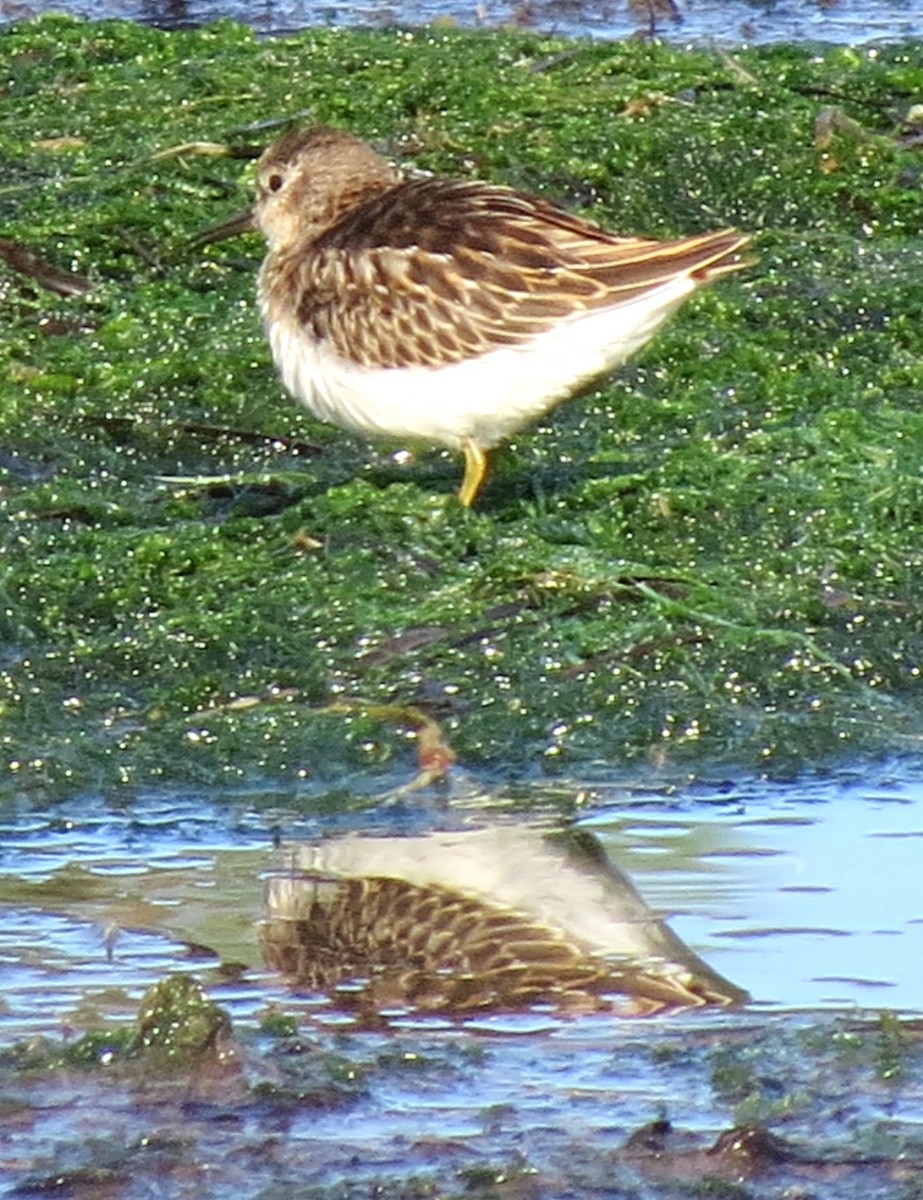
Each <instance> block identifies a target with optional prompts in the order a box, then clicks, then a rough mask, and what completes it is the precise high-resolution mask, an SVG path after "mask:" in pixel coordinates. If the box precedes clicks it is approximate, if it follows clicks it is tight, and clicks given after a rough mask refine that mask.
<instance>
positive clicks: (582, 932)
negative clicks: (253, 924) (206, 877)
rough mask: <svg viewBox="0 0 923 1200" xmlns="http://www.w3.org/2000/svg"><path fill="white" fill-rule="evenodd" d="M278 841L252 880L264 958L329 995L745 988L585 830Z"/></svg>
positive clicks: (649, 996) (377, 997) (524, 1001)
mask: <svg viewBox="0 0 923 1200" xmlns="http://www.w3.org/2000/svg"><path fill="white" fill-rule="evenodd" d="M289 849H290V852H291V867H290V869H288V870H286V871H284V872H280V873H278V874H276V875H273V876H271V877H270V879H269V881H268V889H267V907H268V914H267V917H266V919H265V920H264V921H263V923H262V925H261V929H260V941H261V945H262V950H263V955H264V958H265V960H266V962H267V964H268V965H269V966H270V967H271V968H272V969H274V970H276V971H278V972H280V973H281V974H282V975H283V976H284V977H285V978H286V980H287V982H288V983H289V984H290V985H292V986H293V987H295V988H297V989H300V990H308V991H314V992H325V993H328V994H329V995H331V996H332V998H333V999H334V1001H335V1002H336V1003H337V1004H338V1005H340V1006H342V1007H347V1008H350V1009H358V1010H361V1011H363V1012H366V1013H374V1012H381V1011H382V1010H385V1009H395V1008H397V1009H398V1010H412V1011H425V1012H445V1013H458V1014H465V1013H473V1012H483V1011H485V1010H517V1009H524V1008H529V1007H532V1006H535V1005H551V1006H553V1007H555V1008H558V1009H560V1010H563V1011H607V1012H613V1013H617V1014H619V1015H626V1016H631V1015H635V1016H642V1015H649V1014H653V1013H659V1012H664V1011H670V1010H678V1009H685V1008H693V1007H696V1008H698V1007H701V1006H704V1005H731V1004H739V1003H742V1002H744V1001H745V1000H746V999H747V995H746V993H745V992H743V991H742V990H741V989H740V988H738V987H736V986H735V985H734V984H732V983H730V982H729V981H728V980H726V979H724V978H723V977H722V976H721V975H719V974H718V973H717V972H716V971H714V970H712V969H711V968H710V967H709V966H708V965H707V964H706V963H705V962H703V961H702V959H700V958H699V957H698V956H697V955H696V954H695V953H693V951H691V950H690V949H689V948H688V947H687V946H686V945H685V944H684V943H683V942H682V941H681V940H680V939H679V938H678V937H677V935H676V934H675V933H674V932H673V931H672V930H671V929H670V928H669V926H668V925H666V924H665V922H664V921H662V920H661V919H659V918H658V917H657V916H656V914H655V913H654V912H652V910H651V909H650V908H649V907H648V906H647V905H646V904H645V903H644V901H643V900H642V899H641V897H640V896H639V894H638V893H637V891H636V890H635V888H634V886H633V885H632V884H631V882H630V881H629V880H628V878H627V877H626V876H625V875H624V874H623V873H622V872H621V871H619V870H618V868H617V867H616V866H614V864H613V863H612V862H611V861H610V860H609V858H608V857H607V856H606V853H605V851H604V850H603V848H602V847H601V845H600V844H599V842H597V841H596V839H595V838H593V837H592V835H590V834H588V833H586V832H585V831H575V830H568V831H564V832H558V833H553V834H549V833H545V832H542V831H541V830H538V829H535V828H534V827H528V826H515V827H509V826H505V827H497V828H491V829H480V830H465V831H461V832H451V833H434V834H429V835H426V836H424V837H377V836H361V835H350V836H347V837H342V838H337V839H331V840H329V841H324V842H321V843H319V844H317V845H302V846H297V847H295V848H294V849H292V848H289Z"/></svg>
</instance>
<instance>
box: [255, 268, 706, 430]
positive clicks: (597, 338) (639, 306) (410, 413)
mask: <svg viewBox="0 0 923 1200" xmlns="http://www.w3.org/2000/svg"><path fill="white" fill-rule="evenodd" d="M694 290H695V285H694V283H692V282H691V281H690V280H689V278H688V277H685V276H680V277H679V278H678V279H673V280H671V281H670V282H668V283H665V284H663V285H662V286H661V287H659V288H656V289H654V290H652V291H650V292H647V293H645V294H644V295H642V296H640V297H638V298H636V299H634V300H632V301H630V302H627V303H623V304H616V305H613V306H612V307H611V308H606V309H600V310H597V311H595V312H591V313H585V314H582V315H580V316H578V317H575V318H573V319H571V320H569V321H566V322H562V323H560V324H558V325H556V326H555V327H554V328H553V329H551V330H549V331H548V332H546V333H543V334H541V335H539V336H538V337H537V338H535V339H534V340H533V341H531V342H529V343H527V344H525V345H522V346H515V347H503V348H502V349H498V350H492V351H490V352H489V353H487V354H481V355H479V356H478V357H476V358H471V359H467V360H465V361H463V362H460V363H452V364H450V365H448V366H444V367H378V368H370V367H363V366H360V365H358V364H356V363H353V362H351V361H349V359H346V358H344V357H342V356H341V355H339V354H337V353H336V352H335V351H334V350H333V349H331V347H330V346H329V345H328V344H326V343H320V342H317V341H316V340H315V339H313V338H312V337H310V336H309V335H308V334H307V333H306V332H305V330H304V328H303V327H302V326H300V325H299V324H298V323H297V321H295V320H287V319H285V318H283V319H280V320H274V321H271V320H267V329H266V331H267V334H268V336H269V342H270V346H271V347H272V354H273V358H274V359H275V362H276V366H277V367H278V369H279V372H280V374H281V376H282V380H283V382H284V383H285V386H286V387H287V388H288V390H289V391H290V392H291V393H292V395H293V396H295V397H297V399H299V400H300V401H302V403H304V404H305V405H306V406H307V407H308V408H309V409H310V411H311V412H312V413H313V414H314V415H315V416H316V417H319V418H320V419H321V420H322V421H327V422H329V423H330V424H333V425H338V426H340V427H341V428H344V429H351V430H354V431H355V432H356V433H360V434H363V435H365V436H367V437H382V438H388V439H394V440H404V439H408V440H413V441H425V442H431V443H434V444H436V445H442V446H447V447H449V448H451V449H454V450H457V449H459V448H460V447H461V444H462V442H463V441H464V440H465V439H467V438H470V439H472V440H473V441H475V442H476V443H477V444H478V445H479V446H482V447H483V448H484V449H490V447H492V446H495V445H496V444H497V443H498V442H501V441H503V440H504V438H507V437H509V436H510V434H512V433H514V432H515V431H516V430H518V429H521V428H522V427H523V426H524V425H527V424H528V423H529V422H530V421H533V420H535V419H536V418H537V417H539V416H541V415H542V413H544V412H547V410H548V409H549V408H551V406H552V405H553V404H555V403H556V402H557V401H559V400H562V399H564V397H565V396H568V395H570V394H571V393H573V392H575V391H576V390H577V389H578V388H579V387H581V386H582V385H583V384H586V383H588V382H589V381H590V380H592V379H595V378H596V377H597V376H600V375H603V374H605V373H606V372H607V371H611V370H612V369H613V368H614V367H617V366H619V364H620V363H622V362H624V361H625V359H626V358H628V357H629V355H631V354H633V353H634V351H635V350H637V349H639V348H640V347H641V346H643V345H644V343H645V342H646V341H647V340H648V339H649V338H650V337H651V335H652V334H653V333H654V331H655V330H656V329H657V327H658V326H659V325H660V324H661V322H662V321H663V320H664V319H665V318H666V317H667V316H668V315H669V314H670V313H671V312H672V311H673V309H674V308H676V307H677V305H678V304H680V302H681V301H682V300H683V299H684V298H685V297H686V296H687V295H689V293H690V292H692V291H694Z"/></svg>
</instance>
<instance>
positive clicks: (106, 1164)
mask: <svg viewBox="0 0 923 1200" xmlns="http://www.w3.org/2000/svg"><path fill="white" fill-rule="evenodd" d="M531 800H532V801H533V802H534V803H538V802H539V801H541V802H542V803H541V804H539V807H540V808H544V816H543V818H542V822H543V823H545V824H554V822H555V821H558V820H560V818H561V814H562V812H566V811H567V810H568V808H574V807H576V809H577V811H578V812H579V814H580V816H579V820H580V823H581V824H582V825H583V827H585V828H588V829H591V830H592V831H593V833H594V834H595V835H596V836H597V837H598V838H599V840H600V841H601V842H602V843H603V845H604V846H605V847H606V848H607V849H608V850H609V852H610V854H611V855H612V857H613V859H614V860H615V861H616V862H617V863H618V864H619V865H620V866H621V867H622V868H623V869H626V870H627V871H628V872H629V874H630V876H631V877H632V879H633V880H634V882H635V883H636V884H637V885H638V887H639V889H640V891H641V892H642V894H643V895H644V897H645V899H647V900H648V902H649V903H651V904H652V905H653V906H654V908H655V909H656V910H658V911H660V912H662V913H665V914H669V915H670V922H671V925H672V927H673V928H674V929H675V931H676V932H677V933H679V934H680V936H681V937H682V938H683V939H684V940H685V941H686V942H687V944H688V945H689V946H690V947H691V948H692V949H693V950H695V951H696V952H698V953H699V954H700V955H701V956H702V957H703V958H704V959H705V960H706V961H707V962H708V963H709V964H710V965H711V966H712V967H714V968H716V969H717V970H718V971H720V972H721V973H722V974H723V975H725V976H726V977H727V978H728V979H730V980H732V981H733V982H734V983H736V984H738V985H740V986H742V987H745V988H746V989H748V990H749V991H750V993H751V994H752V996H753V1002H752V1004H751V1005H750V1006H748V1007H747V1008H744V1009H743V1010H738V1011H731V1012H720V1011H714V1010H712V1011H708V1010H705V1011H700V1012H697V1013H687V1014H685V1015H683V1014H679V1015H673V1016H667V1017H657V1018H654V1019H650V1020H635V1021H631V1020H621V1021H620V1020H617V1019H613V1018H612V1017H607V1016H599V1015H586V1016H570V1017H561V1016H560V1015H558V1014H555V1013H553V1012H550V1011H548V1010H547V1009H537V1010H533V1011H530V1012H526V1013H519V1014H510V1013H506V1014H501V1013H486V1014H481V1015H479V1016H476V1017H472V1018H469V1019H467V1020H464V1021H458V1020H452V1019H450V1018H448V1017H446V1016H444V1015H432V1014H430V1015H426V1014H420V1013H415V1012H412V1011H406V1012H403V1013H395V1014H393V1015H392V1016H391V1018H390V1019H389V1020H386V1021H385V1022H384V1024H383V1025H382V1026H381V1027H377V1028H372V1027H369V1025H368V1023H367V1022H365V1023H363V1022H361V1021H357V1020H356V1019H355V1018H353V1017H351V1016H350V1015H348V1014H346V1013H344V1012H343V1011H341V1010H338V1009H337V1008H336V1007H334V1006H331V1005H330V1004H329V1003H328V1002H327V1001H326V1000H325V999H324V998H323V997H320V996H316V995H300V996H293V995H292V994H291V993H290V992H289V991H288V990H287V989H286V987H285V986H284V983H283V982H282V981H281V980H279V979H278V978H276V977H274V976H273V975H272V974H271V973H269V972H267V971H266V970H265V969H264V968H262V966H261V964H260V962H259V953H258V950H257V940H256V931H255V922H257V921H258V920H259V919H260V917H261V915H262V889H263V883H262V877H263V876H264V874H265V872H267V871H268V870H271V869H272V868H273V867H274V866H278V862H279V854H280V851H279V850H278V849H277V848H275V847H274V845H273V843H274V842H275V841H278V839H279V837H280V836H281V837H283V838H285V839H295V840H316V839H317V838H318V837H321V836H331V837H336V836H339V835H342V834H344V833H347V832H350V831H352V830H355V829H366V830H368V829H377V830H378V831H379V832H381V833H382V834H387V835H389V836H394V835H399V834H402V833H404V834H412V835H414V836H420V835H421V833H422V832H423V831H424V830H425V829H426V828H427V827H445V826H446V825H447V824H448V825H452V826H455V827H461V828H469V827H472V826H479V825H484V824H485V823H487V824H495V823H496V822H498V821H500V822H503V821H507V820H513V819H514V817H515V814H516V810H517V809H518V808H519V807H520V805H521V802H522V794H521V793H519V794H518V795H517V797H516V798H515V799H514V798H513V797H511V796H508V795H505V794H503V793H502V792H488V791H486V790H480V789H478V788H476V787H475V786H474V785H473V783H472V781H470V780H465V779H462V780H460V781H459V783H458V785H457V793H456V795H455V796H454V798H453V797H450V798H449V799H445V798H440V797H434V796H430V797H425V796H421V797H417V798H411V799H408V798H403V799H398V800H395V799H393V798H384V799H383V800H382V801H381V802H379V803H376V802H371V803H370V804H369V805H368V806H367V807H366V808H364V809H359V810H354V811H351V812H346V813H344V811H343V808H342V806H339V811H338V805H337V804H336V800H335V798H333V799H332V801H331V798H327V802H326V803H325V800H324V798H323V797H319V796H302V797H299V796H296V795H293V794H291V793H289V794H287V795H283V794H279V793H272V792H266V793H264V794H260V793H257V792H251V793H249V794H238V795H236V796H228V795H226V794H224V795H214V796H208V795H204V794H199V795H191V794H188V795H184V796H180V795H173V796H168V795H160V796H156V795H147V796H140V797H137V798H136V799H135V800H134V801H133V802H130V803H129V802H122V801H118V800H110V801H106V800H104V799H102V798H98V797H97V798H93V797H84V798H82V799H81V800H79V801H73V802H70V803H67V804H64V805H61V806H57V807H54V808H51V809H48V808H35V809H33V808H31V807H30V806H29V804H28V803H26V802H24V803H23V804H21V805H20V806H19V807H18V808H14V807H7V808H6V810H5V811H4V813H3V820H2V846H3V852H2V853H3V857H2V872H3V873H2V875H0V901H2V911H3V921H2V933H0V969H2V973H3V979H4V986H3V1012H2V1016H0V1038H2V1041H3V1042H4V1043H6V1044H7V1045H9V1044H10V1043H12V1042H13V1041H14V1040H16V1039H31V1044H32V1045H33V1047H36V1046H45V1047H47V1046H48V1045H51V1044H55V1043H50V1042H48V1041H46V1040H42V1039H41V1038H40V1035H50V1036H51V1037H52V1038H53V1039H58V1038H60V1037H62V1036H63V1039H64V1041H63V1043H58V1044H63V1045H65V1046H66V1045H75V1044H79V1043H77V1042H76V1038H77V1035H78V1033H79V1032H80V1031H81V1030H83V1029H86V1028H94V1027H99V1026H102V1027H105V1028H109V1029H118V1028H119V1026H120V1025H122V1026H127V1024H128V1023H129V1022H130V1021H131V1020H132V1019H133V1018H134V1015H135V1013H136V1011H137V1007H138V1003H139V1001H140V998H141V996H142V994H143V992H144V989H145V988H147V987H148V986H150V985H151V984H152V983H154V982H155V981H156V980H158V979H160V978H162V977H163V976H164V975H165V974H166V973H167V972H170V971H181V972H190V973H194V974H195V976H196V978H198V979H200V980H202V981H203V982H204V983H205V984H206V986H207V992H208V995H209V997H210V998H211V999H212V1000H214V1001H217V1002H218V1003H219V1004H220V1005H221V1006H222V1008H223V1009H225V1010H226V1011H227V1012H228V1013H229V1014H230V1016H231V1018H232V1021H233V1029H234V1034H233V1038H232V1040H231V1041H230V1043H229V1044H228V1046H227V1047H226V1048H225V1050H224V1051H223V1052H222V1053H221V1054H220V1055H215V1056H214V1057H212V1058H210V1059H209V1060H208V1061H207V1062H206V1063H203V1064H200V1065H199V1067H198V1068H196V1069H195V1070H193V1071H192V1072H191V1073H190V1074H189V1075H185V1074H184V1076H183V1078H182V1081H181V1085H180V1086H179V1087H177V1086H175V1085H171V1084H170V1082H169V1080H166V1081H164V1080H159V1081H158V1080H157V1079H156V1077H154V1076H151V1075H150V1074H149V1073H147V1072H146V1071H144V1070H142V1069H141V1068H140V1067H137V1066H136V1067H134V1068H132V1067H130V1066H129V1067H127V1068H123V1069H122V1070H121V1071H119V1072H116V1073H115V1074H112V1073H111V1072H110V1075H108V1076H107V1075H105V1074H103V1075H102V1076H100V1074H99V1073H95V1074H93V1073H91V1074H86V1073H81V1072H79V1071H76V1072H75V1071H74V1069H72V1068H66V1069H64V1070H63V1071H62V1069H61V1068H60V1066H59V1067H58V1069H56V1070H54V1071H52V1072H51V1073H48V1072H47V1071H46V1070H43V1069H40V1068H35V1069H34V1070H33V1073H32V1075H29V1072H28V1070H27V1071H26V1074H25V1076H23V1075H21V1074H20V1075H18V1076H16V1078H17V1079H18V1083H17V1084H16V1085H15V1086H13V1085H11V1084H10V1083H9V1081H8V1082H7V1084H6V1085H5V1086H4V1087H3V1092H4V1095H3V1105H4V1111H5V1112H7V1113H8V1114H13V1115H14V1116H15V1120H14V1121H13V1122H12V1124H8V1125H7V1129H6V1133H5V1134H4V1135H2V1136H0V1147H2V1155H0V1157H2V1158H3V1160H4V1163H5V1167H4V1168H0V1185H2V1182H3V1180H4V1176H5V1178H6V1180H7V1181H8V1186H9V1187H11V1188H12V1187H14V1185H15V1187H24V1188H25V1189H26V1191H27V1192H29V1191H30V1189H31V1191H35V1190H39V1191H42V1190H47V1187H48V1186H51V1182H50V1181H52V1180H60V1181H62V1186H64V1188H65V1190H64V1191H63V1192H60V1193H59V1192H58V1187H57V1185H55V1190H56V1194H68V1195H71V1194H75V1195H94V1196H96V1195H100V1194H105V1195H118V1196H126V1197H133V1196H148V1195H151V1196H153V1195H171V1196H172V1195H177V1196H178V1195H185V1194H187V1192H186V1190H185V1189H186V1188H188V1187H189V1186H192V1185H193V1183H195V1186H196V1187H202V1186H204V1185H203V1182H202V1181H203V1179H205V1180H207V1181H208V1184H207V1187H206V1190H205V1192H204V1193H203V1192H201V1191H200V1192H199V1194H208V1195H225V1194H227V1195H241V1194H247V1195H267V1196H268V1195H272V1196H277V1195H285V1196H288V1195H304V1194H311V1195H314V1194H318V1195H320V1194H323V1195H327V1194H335V1195H338V1196H340V1195H348V1196H353V1195H363V1196H364V1195H372V1194H385V1195H387V1194H394V1195H402V1196H411V1195H437V1194H438V1195H453V1194H465V1195H471V1194H475V1195H495V1194H501V1195H516V1196H520V1195H526V1196H545V1195H548V1196H551V1195H555V1196H558V1195H561V1196H563V1195H580V1196H586V1195H600V1196H615V1195H619V1196H621V1195H624V1194H626V1192H625V1191H624V1190H619V1189H621V1188H629V1187H630V1188H632V1189H635V1190H632V1191H631V1192H630V1194H632V1195H638V1196H648V1195H650V1196H658V1197H659V1196H672V1195H674V1194H679V1193H676V1192H674V1191H673V1190H672V1189H673V1188H674V1187H678V1186H680V1182H681V1181H685V1182H684V1183H682V1186H683V1187H686V1186H687V1185H688V1183H689V1181H696V1180H697V1181H699V1183H700V1184H702V1181H705V1183H704V1184H702V1186H705V1185H706V1184H707V1186H709V1187H714V1186H718V1184H719V1183H720V1184H721V1185H722V1186H731V1185H733V1186H734V1187H744V1185H745V1190H742V1191H740V1192H733V1193H729V1194H733V1195H735V1196H736V1195H740V1196H746V1195H753V1196H763V1195H766V1196H779V1195H782V1194H783V1190H784V1188H785V1187H793V1188H796V1189H797V1188H802V1189H807V1190H801V1191H797V1190H796V1191H795V1192H792V1193H786V1194H792V1195H799V1196H802V1195H805V1196H806V1195H811V1196H816V1197H818V1198H824V1197H831V1200H833V1198H834V1197H835V1198H836V1200H840V1198H841V1197H849V1196H852V1195H858V1194H860V1193H863V1194H874V1195H881V1196H895V1197H897V1196H900V1197H905V1196H906V1197H909V1196H913V1195H917V1194H918V1193H917V1192H914V1191H913V1190H912V1188H913V1187H914V1186H916V1184H915V1183H913V1181H914V1180H915V1179H918V1178H920V1177H921V1176H919V1175H918V1173H917V1170H918V1166H919V1164H920V1163H921V1162H923V1153H921V1147H923V1133H921V1115H923V1106H921V1095H920V1083H919V1079H918V1075H919V1071H918V1069H917V1063H916V1060H917V1058H918V1057H919V1054H918V1051H917V1044H918V1040H919V1039H918V1032H917V1031H918V1029H919V1022H918V1020H915V1019H914V1018H915V1017H916V1016H918V1015H919V1014H920V1012H921V1009H923V999H921V998H923V966H921V963H923V953H921V951H923V892H921V890H920V887H919V883H918V880H919V868H918V863H919V847H920V839H921V837H923V803H921V801H923V783H921V781H920V764H919V763H917V762H903V763H895V764H889V765H887V766H881V765H878V766H872V767H869V766H865V767H864V768H863V769H862V772H861V774H858V775H856V776H852V775H849V774H847V775H841V776H839V777H838V778H827V779H819V778H814V779H807V780H802V781H798V782H793V783H784V784H773V783H767V782H764V781H757V780H753V781H749V782H747V781H745V782H742V783H727V782H722V781H712V782H700V783H692V784H687V785H676V784H669V785H668V784H663V785H660V784H658V783H656V782H651V781H646V782H644V783H643V784H641V783H638V784H631V783H620V784H618V785H593V786H588V785H585V784H584V785H582V786H581V785H579V784H577V785H574V786H573V787H566V786H564V785H558V786H555V788H554V789H547V790H546V791H545V792H544V793H543V794H535V795H533V796H531ZM324 812H326V813H327V814H328V815H326V816H324V815H319V814H323V813H324ZM882 1008H886V1009H887V1010H893V1011H896V1012H899V1013H901V1014H903V1016H904V1017H905V1018H906V1019H904V1020H902V1021H901V1022H900V1023H899V1024H898V1022H896V1021H895V1020H894V1018H893V1017H891V1016H887V1015H882V1012H881V1011H880V1010H882ZM267 1016H270V1017H271V1018H272V1019H271V1021H270V1024H269V1028H274V1029H275V1035H274V1036H269V1035H268V1034H267V1033H266V1029H267V1025H266V1018H267ZM261 1030H262V1032H261ZM280 1030H281V1034H280ZM37 1038H39V1040H38V1041H36V1039H37ZM19 1053H20V1054H21V1053H22V1052H21V1051H20V1052H19ZM96 1053H97V1054H98V1057H99V1061H101V1062H104V1061H105V1055H106V1053H107V1051H106V1050H105V1044H104V1043H103V1048H102V1049H99V1050H98V1051H96ZM24 1062H25V1065H26V1066H27V1067H28V1062H26V1060H23V1059H22V1058H21V1057H20V1058H19V1059H18V1060H17V1063H18V1067H19V1068H22V1066H23V1064H24ZM8 1066H9V1061H7V1067H8ZM23 1078H27V1079H30V1080H31V1082H30V1083H29V1084H28V1086H25V1085H24V1084H23V1082H22V1080H23ZM11 1087H12V1090H10V1089H11ZM23 1089H24V1090H23ZM651 1122H654V1125H653V1126H650V1124H649V1123H651ZM668 1125H669V1128H668ZM767 1127H771V1128H772V1131H773V1137H776V1136H778V1137H780V1138H781V1139H782V1140H781V1141H779V1142H776V1141H774V1140H772V1138H769V1140H768V1141H767V1140H766V1139H767V1134H766V1129H767ZM101 1129H102V1130H106V1131H107V1132H106V1134H105V1136H103V1137H99V1136H97V1135H98V1133H99V1131H100V1130H101ZM112 1131H115V1134H114V1135H113V1133H112ZM722 1137H723V1139H724V1140H723V1141H721V1139H722ZM754 1139H755V1140H754ZM915 1164H916V1165H915ZM498 1180H499V1182H498ZM196 1181H197V1182H196ZM709 1181H711V1182H709ZM722 1181H723V1182H722ZM308 1186H310V1187H314V1188H318V1189H321V1190H319V1191H318V1192H317V1193H315V1192H313V1191H312V1192H310V1193H307V1192H305V1191H303V1190H300V1189H303V1188H305V1187H308ZM328 1187H329V1188H333V1189H335V1190H333V1191H331V1192H329V1193H328V1192H327V1191H326V1190H324V1189H326V1188H328ZM497 1188H499V1189H500V1191H499V1192H498V1191H497V1190H496V1189H497ZM869 1188H871V1189H872V1190H871V1192H870V1193H869V1191H868V1189H869ZM241 1189H243V1190H241ZM376 1189H377V1190H376ZM908 1189H910V1190H908ZM17 1194H22V1193H21V1192H20V1193H17ZM683 1194H688V1192H684V1193H683Z"/></svg>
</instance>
